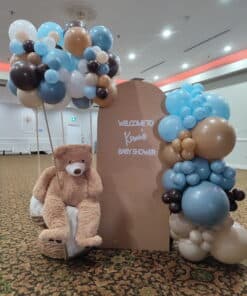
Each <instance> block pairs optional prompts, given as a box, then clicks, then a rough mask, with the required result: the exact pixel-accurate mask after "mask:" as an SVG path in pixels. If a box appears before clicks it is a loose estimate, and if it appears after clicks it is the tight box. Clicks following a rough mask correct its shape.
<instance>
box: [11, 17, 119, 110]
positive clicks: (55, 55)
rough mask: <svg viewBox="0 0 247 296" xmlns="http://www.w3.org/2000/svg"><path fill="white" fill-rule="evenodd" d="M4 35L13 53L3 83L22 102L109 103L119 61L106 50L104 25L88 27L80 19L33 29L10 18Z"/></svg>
mask: <svg viewBox="0 0 247 296" xmlns="http://www.w3.org/2000/svg"><path fill="white" fill-rule="evenodd" d="M9 38H10V44H9V50H10V52H11V53H12V54H13V55H12V57H11V59H10V65H11V69H10V79H9V81H8V87H9V89H10V91H11V92H12V93H13V94H14V95H16V96H17V97H18V98H19V100H20V102H21V103H22V104H23V105H25V106H26V107H30V108H36V107H39V106H41V105H42V103H45V104H46V106H49V105H50V106H52V107H53V109H63V108H64V107H66V105H68V104H69V102H70V101H72V103H73V104H74V105H75V106H76V107H77V108H79V109H87V108H89V107H90V105H91V104H92V102H94V103H96V104H98V105H99V106H101V107H106V106H108V105H109V104H111V102H112V97H114V95H115V94H116V88H115V85H114V82H113V78H114V76H115V75H116V74H117V73H118V71H119V65H120V60H119V57H118V56H116V55H115V54H113V53H112V52H111V49H112V46H113V35H112V33H111V31H110V30H109V29H108V28H106V27H104V26H95V27H93V28H91V29H90V30H89V31H88V30H87V29H86V28H85V24H84V23H83V22H82V21H70V22H68V23H67V24H65V27H64V28H62V27H61V26H60V25H58V24H56V23H54V22H45V23H43V24H41V26H40V27H39V28H38V29H36V28H35V27H34V25H33V24H32V23H31V22H29V21H26V20H16V21H14V22H13V23H12V24H11V25H10V27H9ZM110 97H111V98H110Z"/></svg>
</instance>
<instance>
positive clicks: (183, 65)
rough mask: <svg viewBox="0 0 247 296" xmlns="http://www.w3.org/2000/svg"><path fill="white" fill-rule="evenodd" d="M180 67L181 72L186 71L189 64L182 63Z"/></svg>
mask: <svg viewBox="0 0 247 296" xmlns="http://www.w3.org/2000/svg"><path fill="white" fill-rule="evenodd" d="M181 67H182V69H183V70H186V69H188V68H189V64H188V63H183V64H182V66H181Z"/></svg>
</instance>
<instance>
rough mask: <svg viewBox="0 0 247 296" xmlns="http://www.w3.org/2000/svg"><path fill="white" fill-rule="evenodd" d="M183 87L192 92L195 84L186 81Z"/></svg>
mask: <svg viewBox="0 0 247 296" xmlns="http://www.w3.org/2000/svg"><path fill="white" fill-rule="evenodd" d="M181 88H182V89H184V90H186V91H187V92H189V93H191V92H192V91H193V85H192V84H190V83H187V82H184V83H183V84H182V86H181Z"/></svg>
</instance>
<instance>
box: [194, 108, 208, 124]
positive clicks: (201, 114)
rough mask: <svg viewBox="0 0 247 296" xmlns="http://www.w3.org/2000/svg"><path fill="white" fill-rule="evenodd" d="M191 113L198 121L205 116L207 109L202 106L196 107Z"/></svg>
mask: <svg viewBox="0 0 247 296" xmlns="http://www.w3.org/2000/svg"><path fill="white" fill-rule="evenodd" d="M193 115H194V116H195V118H196V120H197V121H200V120H203V119H204V118H206V117H207V111H206V109H205V108H204V107H198V108H196V109H195V111H194V113H193Z"/></svg>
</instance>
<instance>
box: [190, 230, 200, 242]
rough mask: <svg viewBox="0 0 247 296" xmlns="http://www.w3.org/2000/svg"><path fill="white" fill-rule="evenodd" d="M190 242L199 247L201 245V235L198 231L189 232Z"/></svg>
mask: <svg viewBox="0 0 247 296" xmlns="http://www.w3.org/2000/svg"><path fill="white" fill-rule="evenodd" d="M190 240H191V241H192V242H193V243H195V244H197V245H199V244H201V243H202V234H201V232H200V231H199V230H191V232H190Z"/></svg>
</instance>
